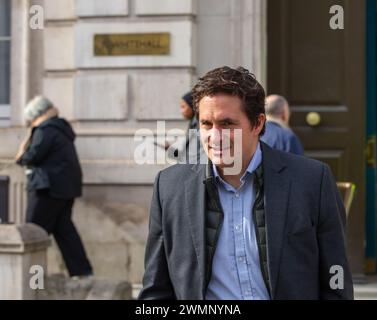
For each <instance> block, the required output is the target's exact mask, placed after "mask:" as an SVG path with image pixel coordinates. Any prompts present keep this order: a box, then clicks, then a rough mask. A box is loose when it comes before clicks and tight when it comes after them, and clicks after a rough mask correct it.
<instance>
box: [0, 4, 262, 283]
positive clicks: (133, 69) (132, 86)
mask: <svg viewBox="0 0 377 320" xmlns="http://www.w3.org/2000/svg"><path fill="white" fill-rule="evenodd" d="M9 2H10V3H11V7H10V11H9V14H10V17H11V19H10V25H11V34H10V35H9V38H10V43H11V46H10V48H11V49H10V62H9V63H10V71H11V72H10V79H9V81H10V96H9V101H8V103H7V106H6V105H4V106H2V107H0V108H2V109H0V111H1V112H0V141H1V142H0V174H7V175H10V177H11V186H10V208H11V210H10V220H11V221H13V222H22V221H23V219H24V211H25V205H26V202H25V201H26V200H25V192H24V188H25V186H24V175H23V171H22V169H21V168H18V167H17V166H15V165H14V164H13V157H14V155H15V153H16V150H17V147H18V144H19V143H20V141H21V140H22V138H23V136H24V135H25V132H26V131H25V128H24V127H23V126H22V125H23V121H22V109H23V107H24V105H25V103H26V102H27V101H28V99H30V98H31V97H33V96H34V95H36V94H44V95H46V96H47V97H48V98H50V99H51V100H52V101H53V102H54V103H55V105H56V106H57V107H58V108H59V110H60V113H61V116H63V117H65V118H66V119H68V120H69V121H70V122H71V124H72V125H73V127H74V129H75V131H76V133H77V140H76V147H77V150H78V153H79V156H80V161H81V165H82V168H83V173H84V194H83V197H82V198H80V199H79V200H78V201H77V202H76V205H75V211H74V220H75V221H76V223H77V226H78V229H79V231H80V233H81V235H82V238H83V241H84V243H85V246H86V248H87V251H88V254H89V257H90V259H91V260H92V263H93V266H94V271H95V273H96V274H97V275H98V276H100V277H107V278H117V279H119V278H120V279H125V280H128V281H130V282H132V283H140V281H141V277H142V274H143V258H144V245H145V239H146V235H147V228H148V210H149V202H150V199H151V195H152V184H153V181H154V177H155V175H156V173H157V172H158V171H159V170H160V169H162V168H163V167H165V166H166V165H167V164H162V165H157V164H154V165H151V164H150V165H137V164H135V162H134V150H135V147H136V146H137V142H135V141H134V135H135V133H136V131H137V130H139V129H150V130H151V131H152V132H153V134H155V135H157V134H159V132H157V125H156V121H158V120H165V121H166V128H167V129H171V128H181V129H184V128H185V127H186V125H187V124H186V123H185V122H184V121H183V120H182V119H181V115H180V110H179V99H180V97H181V96H182V95H183V94H184V93H185V92H187V91H188V90H189V89H190V87H191V86H192V85H193V84H194V83H195V80H196V79H197V77H198V76H200V75H202V74H204V73H205V72H206V71H208V70H210V69H212V68H214V67H217V66H222V65H230V66H238V65H242V66H244V67H246V68H248V69H250V70H252V71H253V72H254V73H255V74H256V76H257V78H258V79H260V80H261V82H262V83H264V84H265V78H266V72H265V65H266V23H265V22H266V21H265V20H266V2H265V1H263V0H253V1H249V0H221V1H219V0H179V1H177V0H158V1H156V0H107V1H103V0H45V1H43V0H12V1H9ZM0 3H1V2H0ZM33 5H37V6H40V8H42V9H43V15H44V17H43V20H44V27H43V29H41V30H39V29H37V30H34V29H32V28H30V25H29V22H30V19H31V17H32V16H33V14H32V13H30V8H31V7H32V6H33ZM122 33H127V34H128V33H131V34H139V33H167V34H169V36H170V51H169V54H166V55H119V56H96V55H94V51H93V46H94V37H95V35H97V34H122ZM48 258H49V263H48V266H49V273H56V272H62V271H63V270H64V265H63V263H62V260H61V258H60V255H59V253H58V251H57V250H56V246H54V247H53V249H51V250H50V251H49V257H48Z"/></svg>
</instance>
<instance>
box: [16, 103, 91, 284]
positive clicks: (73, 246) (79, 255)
mask: <svg viewBox="0 0 377 320" xmlns="http://www.w3.org/2000/svg"><path fill="white" fill-rule="evenodd" d="M24 117H25V120H26V123H27V126H28V127H29V134H28V136H27V138H26V139H25V140H24V141H23V142H22V143H21V145H20V147H19V150H18V152H17V155H16V162H17V164H19V165H21V166H23V167H26V170H25V171H26V175H27V191H28V204H27V211H26V220H27V222H31V223H35V224H37V225H39V226H40V227H42V228H43V229H45V230H46V231H47V233H48V234H53V236H54V238H55V240H56V243H57V245H58V247H59V249H60V251H61V253H62V255H63V259H64V261H65V264H66V266H67V269H68V272H69V275H70V276H71V277H73V278H75V279H77V278H81V277H85V276H91V275H92V274H93V270H92V266H91V264H90V262H89V260H88V258H87V255H86V252H85V249H84V246H83V244H82V241H81V239H80V236H79V234H78V232H77V230H76V228H75V226H74V224H73V222H72V219H71V217H72V207H73V204H74V199H75V198H77V197H80V196H81V188H82V172H81V167H80V163H79V159H78V156H77V153H76V149H75V146H74V140H75V133H74V132H73V130H72V127H71V126H70V124H69V123H68V122H67V121H66V120H65V119H63V118H59V117H58V110H57V109H56V108H55V107H54V106H53V104H52V103H51V101H49V100H48V99H46V98H45V97H42V96H37V97H35V98H34V99H32V100H31V101H30V102H29V103H28V104H27V106H26V107H25V109H24Z"/></svg>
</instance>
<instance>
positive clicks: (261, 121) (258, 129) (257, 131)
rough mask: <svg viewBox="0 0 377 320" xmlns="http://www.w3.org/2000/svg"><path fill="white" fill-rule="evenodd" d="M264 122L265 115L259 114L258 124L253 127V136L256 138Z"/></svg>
mask: <svg viewBox="0 0 377 320" xmlns="http://www.w3.org/2000/svg"><path fill="white" fill-rule="evenodd" d="M265 122H266V115H265V114H263V113H261V114H259V116H258V123H257V125H256V126H255V127H254V130H255V134H256V135H257V136H259V134H260V132H261V131H262V129H263V126H264V123H265Z"/></svg>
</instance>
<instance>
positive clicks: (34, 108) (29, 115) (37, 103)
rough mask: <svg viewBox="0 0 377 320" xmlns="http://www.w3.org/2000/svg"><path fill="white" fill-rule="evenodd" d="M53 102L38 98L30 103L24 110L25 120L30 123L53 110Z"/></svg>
mask: <svg viewBox="0 0 377 320" xmlns="http://www.w3.org/2000/svg"><path fill="white" fill-rule="evenodd" d="M52 107H53V105H52V102H51V101H50V100H48V99H47V98H45V97H42V96H36V97H34V98H33V99H32V100H30V101H29V102H28V104H27V105H26V107H25V109H24V118H25V120H26V121H28V122H30V121H33V120H34V119H36V118H38V117H39V116H41V115H42V114H44V113H45V112H46V111H47V110H48V109H50V108H52Z"/></svg>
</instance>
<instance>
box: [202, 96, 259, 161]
mask: <svg viewBox="0 0 377 320" xmlns="http://www.w3.org/2000/svg"><path fill="white" fill-rule="evenodd" d="M260 120H261V121H260V124H259V125H258V126H257V127H254V128H253V127H252V126H251V123H250V121H249V119H248V117H247V115H246V113H245V111H244V109H243V106H242V101H241V99H240V98H238V97H237V96H231V95H227V94H216V95H214V96H205V97H203V98H202V99H201V100H200V102H199V123H200V137H201V141H202V145H203V148H204V150H205V152H206V153H207V156H208V158H209V159H210V160H211V161H212V162H213V163H215V164H216V165H217V166H218V167H220V168H224V167H229V166H232V165H233V164H229V159H227V155H230V157H233V158H234V157H237V158H238V159H239V160H241V161H242V164H243V165H245V164H248V162H250V160H251V157H252V156H253V154H254V152H255V149H256V146H257V143H258V139H259V133H260V131H261V130H262V128H263V124H264V120H265V117H264V115H260ZM236 129H240V130H241V136H242V142H241V141H239V139H237V135H236V134H235V132H237V131H238V130H236ZM236 144H238V145H236ZM237 149H238V150H239V151H237ZM235 151H236V152H235ZM233 163H234V162H233Z"/></svg>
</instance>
